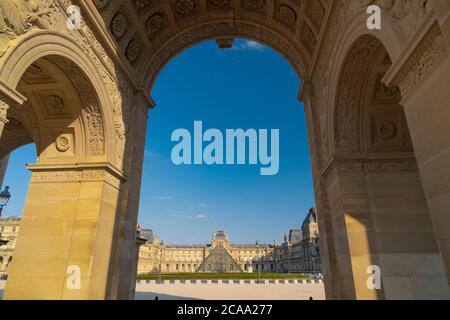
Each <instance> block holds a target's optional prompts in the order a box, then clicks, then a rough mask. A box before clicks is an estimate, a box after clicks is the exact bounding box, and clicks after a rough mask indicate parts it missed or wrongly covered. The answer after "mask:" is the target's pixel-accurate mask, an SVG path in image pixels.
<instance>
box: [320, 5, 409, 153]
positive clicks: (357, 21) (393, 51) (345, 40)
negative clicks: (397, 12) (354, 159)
mask: <svg viewBox="0 0 450 320" xmlns="http://www.w3.org/2000/svg"><path fill="white" fill-rule="evenodd" d="M366 21H367V14H366V12H365V11H359V12H358V13H357V14H355V15H354V16H353V17H352V19H351V21H350V23H349V25H347V26H346V27H345V29H344V30H343V31H342V33H341V34H340V35H339V40H340V41H337V43H336V44H337V48H336V50H335V52H334V53H333V55H332V57H331V61H330V62H329V64H328V65H329V66H330V72H329V73H328V77H329V78H328V80H327V83H329V84H334V85H328V86H327V87H326V89H327V90H326V91H325V97H324V101H325V102H324V103H325V106H326V108H325V111H324V112H325V113H326V116H325V118H324V119H328V121H327V123H322V124H321V130H322V131H323V133H322V134H324V135H326V138H325V139H323V143H325V144H326V145H325V146H323V148H324V149H326V150H328V152H329V153H330V154H334V153H335V151H336V150H335V146H336V141H335V135H334V133H335V130H336V128H335V125H336V119H335V117H336V114H337V112H336V107H337V104H336V101H337V100H338V94H339V93H338V90H339V89H340V87H339V85H340V78H341V77H342V72H343V70H344V64H345V63H346V61H347V59H348V56H349V54H350V52H351V49H352V48H355V47H356V45H355V44H356V43H357V42H358V41H364V40H362V39H366V40H367V41H371V42H372V43H373V44H374V45H380V46H382V47H383V48H384V49H385V50H386V54H387V55H388V56H389V59H390V60H391V63H392V62H395V61H396V60H397V59H398V58H399V57H400V55H401V52H402V50H403V48H404V46H405V45H406V42H407V40H408V39H407V36H406V35H405V33H404V32H403V30H402V29H401V28H400V26H399V24H398V23H397V22H396V21H395V20H394V19H393V18H392V16H391V15H390V14H389V13H388V12H387V11H385V10H383V11H382V21H383V28H382V29H381V30H369V29H367V27H366ZM336 84H339V85H336ZM322 127H323V128H322Z"/></svg>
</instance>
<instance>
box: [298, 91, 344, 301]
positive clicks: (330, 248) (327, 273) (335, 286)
mask: <svg viewBox="0 0 450 320" xmlns="http://www.w3.org/2000/svg"><path fill="white" fill-rule="evenodd" d="M300 98H301V100H302V101H303V102H304V107H305V113H306V123H307V127H308V141H309V149H310V154H311V167H312V172H313V177H314V194H315V198H316V211H317V217H318V220H319V224H318V226H319V238H320V254H321V259H322V273H323V275H324V284H325V294H326V297H327V299H339V298H340V294H339V292H340V290H339V286H340V285H339V280H340V279H339V277H336V276H335V275H336V274H338V270H337V264H336V254H335V248H334V240H333V239H334V235H333V227H332V224H331V223H330V222H331V218H330V214H331V212H330V208H329V206H328V199H327V192H326V187H325V186H324V181H323V178H322V176H321V174H320V170H319V158H320V152H319V150H320V149H321V145H322V143H324V142H323V141H321V140H320V135H319V134H318V133H319V132H320V128H319V120H318V119H319V114H318V113H319V105H318V102H317V97H316V94H315V92H314V87H313V85H312V84H311V83H309V82H305V83H303V84H302V90H301V94H300Z"/></svg>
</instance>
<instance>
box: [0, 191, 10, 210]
mask: <svg viewBox="0 0 450 320" xmlns="http://www.w3.org/2000/svg"><path fill="white" fill-rule="evenodd" d="M10 198H11V194H10V193H9V187H8V186H6V187H5V190H3V191H2V192H1V193H0V217H1V216H2V211H3V208H4V207H5V206H6V205H7V204H8V201H9V199H10Z"/></svg>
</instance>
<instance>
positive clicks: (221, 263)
mask: <svg viewBox="0 0 450 320" xmlns="http://www.w3.org/2000/svg"><path fill="white" fill-rule="evenodd" d="M140 236H141V238H143V239H144V241H145V243H144V244H142V245H141V246H140V249H139V259H138V270H137V272H138V274H140V275H142V274H149V273H160V272H161V273H179V272H217V273H223V272H261V273H264V272H271V273H305V274H320V273H321V261H320V251H319V234H318V228H317V216H316V212H315V211H314V209H310V210H309V212H308V214H307V216H306V218H305V220H304V222H303V223H302V226H301V228H300V229H294V230H290V232H289V236H287V235H285V237H284V243H283V244H282V245H279V244H278V243H277V242H276V241H275V242H274V243H273V244H260V243H258V242H256V243H255V244H234V243H232V242H230V239H229V237H228V235H227V233H225V232H224V231H217V232H214V234H213V236H212V240H211V243H210V244H190V245H166V244H165V243H164V242H163V241H160V240H159V239H158V237H157V236H156V235H155V234H154V233H153V231H152V230H149V229H141V230H140Z"/></svg>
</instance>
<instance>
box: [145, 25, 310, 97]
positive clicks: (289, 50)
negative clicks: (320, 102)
mask: <svg viewBox="0 0 450 320" xmlns="http://www.w3.org/2000/svg"><path fill="white" fill-rule="evenodd" d="M221 38H229V39H234V38H243V39H247V40H251V41H257V42H259V43H262V44H264V45H267V46H269V47H270V48H272V49H273V50H275V51H276V52H278V53H279V54H281V55H282V56H283V57H284V58H285V59H286V60H287V61H288V62H289V63H290V64H291V66H292V67H293V69H294V70H295V72H296V73H297V76H298V77H299V78H300V79H306V78H307V75H308V71H307V68H306V65H305V64H304V59H305V57H302V56H301V55H300V52H299V50H298V48H296V47H295V45H293V44H291V43H289V42H288V40H287V39H286V38H284V37H283V36H282V35H280V34H277V33H276V32H274V31H272V30H270V29H268V28H263V27H261V26H257V25H255V24H252V23H248V22H239V21H232V22H231V21H217V22H214V23H205V24H200V25H196V26H194V27H192V28H190V29H186V30H183V31H181V32H179V33H178V34H176V35H174V36H173V37H172V38H171V39H170V40H169V41H167V42H166V43H164V45H163V46H162V47H161V48H159V49H158V51H157V52H155V54H154V55H153V56H152V57H150V58H149V59H148V63H147V64H145V67H144V69H145V70H146V73H145V80H144V85H145V86H146V87H149V88H150V90H151V89H152V87H153V84H154V82H155V80H156V79H157V77H158V75H159V73H160V72H161V70H162V69H163V68H164V67H165V66H166V65H167V64H168V63H169V62H170V60H172V59H173V58H175V56H177V55H178V54H179V53H181V52H182V51H184V50H186V49H188V48H190V47H192V46H195V45H196V44H199V43H201V42H204V41H208V40H215V39H221Z"/></svg>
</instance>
